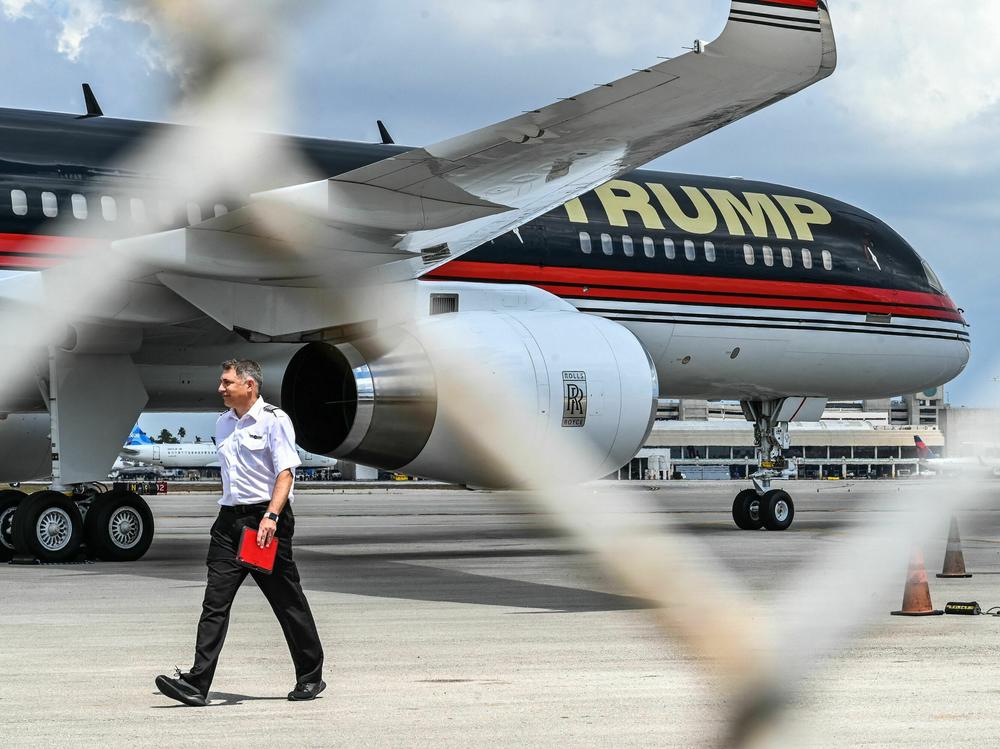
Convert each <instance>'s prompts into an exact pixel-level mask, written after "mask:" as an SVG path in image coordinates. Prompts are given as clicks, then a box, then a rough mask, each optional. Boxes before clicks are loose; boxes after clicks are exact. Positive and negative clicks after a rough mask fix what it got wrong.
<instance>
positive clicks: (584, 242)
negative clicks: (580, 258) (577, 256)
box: [580, 231, 591, 255]
mask: <svg viewBox="0 0 1000 749" xmlns="http://www.w3.org/2000/svg"><path fill="white" fill-rule="evenodd" d="M580 249H581V250H582V251H583V254H584V255H589V254H590V250H591V247H590V235H589V234H588V233H587V232H585V231H581V232H580Z"/></svg>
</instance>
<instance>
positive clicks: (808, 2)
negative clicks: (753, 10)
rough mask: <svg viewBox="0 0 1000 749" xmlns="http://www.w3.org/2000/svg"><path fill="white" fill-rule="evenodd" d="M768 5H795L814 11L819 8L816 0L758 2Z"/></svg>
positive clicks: (766, 0)
mask: <svg viewBox="0 0 1000 749" xmlns="http://www.w3.org/2000/svg"><path fill="white" fill-rule="evenodd" d="M760 1H761V2H762V3H767V4H768V5H797V6H798V7H800V8H812V9H813V10H816V9H817V8H818V7H819V6H818V3H817V2H816V0H760Z"/></svg>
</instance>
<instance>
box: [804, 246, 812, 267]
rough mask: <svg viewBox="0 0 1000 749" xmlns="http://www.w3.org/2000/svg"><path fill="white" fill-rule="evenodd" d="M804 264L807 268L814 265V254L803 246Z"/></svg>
mask: <svg viewBox="0 0 1000 749" xmlns="http://www.w3.org/2000/svg"><path fill="white" fill-rule="evenodd" d="M802 265H803V266H804V267H805V268H806V269H809V268H812V267H813V254H812V252H810V251H809V250H807V249H806V248H805V247H803V248H802Z"/></svg>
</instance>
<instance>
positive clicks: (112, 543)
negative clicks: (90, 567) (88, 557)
mask: <svg viewBox="0 0 1000 749" xmlns="http://www.w3.org/2000/svg"><path fill="white" fill-rule="evenodd" d="M153 531H154V526H153V513H152V511H151V510H150V509H149V505H148V504H146V500H144V499H143V498H142V497H140V496H139V495H138V494H136V493H134V492H128V491H117V490H116V491H110V492H107V493H105V494H99V495H98V496H97V497H95V498H94V501H93V503H92V504H91V505H90V511H89V512H88V513H87V522H86V528H85V533H86V538H87V546H88V548H89V549H90V553H91V554H92V555H93V556H96V557H97V558H98V559H103V560H104V561H106V562H134V561H135V560H137V559H140V558H141V557H142V556H143V555H144V554H145V553H146V552H147V551H149V547H150V544H152V543H153Z"/></svg>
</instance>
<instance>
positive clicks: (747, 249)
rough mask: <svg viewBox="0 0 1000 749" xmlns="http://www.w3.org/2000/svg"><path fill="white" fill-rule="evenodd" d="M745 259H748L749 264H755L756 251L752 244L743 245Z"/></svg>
mask: <svg viewBox="0 0 1000 749" xmlns="http://www.w3.org/2000/svg"><path fill="white" fill-rule="evenodd" d="M743 259H744V260H746V261H747V265H753V261H754V252H753V247H752V246H751V245H748V244H745V245H743Z"/></svg>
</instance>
